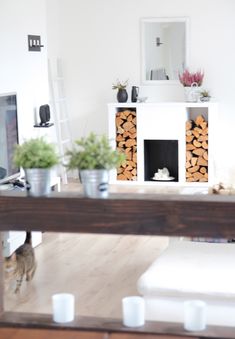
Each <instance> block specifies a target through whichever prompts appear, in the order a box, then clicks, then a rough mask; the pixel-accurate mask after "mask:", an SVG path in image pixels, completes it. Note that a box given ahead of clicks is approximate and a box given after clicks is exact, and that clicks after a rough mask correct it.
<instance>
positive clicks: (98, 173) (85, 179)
mask: <svg viewBox="0 0 235 339" xmlns="http://www.w3.org/2000/svg"><path fill="white" fill-rule="evenodd" d="M80 178H81V182H82V185H83V192H84V195H85V196H86V197H88V198H95V199H99V198H102V199H105V198H107V197H108V193H109V192H108V187H109V171H108V170H105V169H100V170H81V171H80Z"/></svg>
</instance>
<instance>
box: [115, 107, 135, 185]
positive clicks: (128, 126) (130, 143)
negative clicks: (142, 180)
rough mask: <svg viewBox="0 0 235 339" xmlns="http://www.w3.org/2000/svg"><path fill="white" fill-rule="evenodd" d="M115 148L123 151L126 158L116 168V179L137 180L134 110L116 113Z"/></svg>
mask: <svg viewBox="0 0 235 339" xmlns="http://www.w3.org/2000/svg"><path fill="white" fill-rule="evenodd" d="M116 145H117V150H118V151H120V152H123V153H125V155H126V160H125V161H123V162H122V164H121V166H120V167H119V168H118V169H117V180H137V152H136V149H137V138H136V112H135V111H133V110H127V109H126V110H123V111H120V112H117V113H116Z"/></svg>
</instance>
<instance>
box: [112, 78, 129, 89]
mask: <svg viewBox="0 0 235 339" xmlns="http://www.w3.org/2000/svg"><path fill="white" fill-rule="evenodd" d="M127 85H128V80H126V81H125V82H121V81H119V80H118V79H117V82H116V83H115V84H113V86H112V89H118V90H120V89H125V88H126V87H127Z"/></svg>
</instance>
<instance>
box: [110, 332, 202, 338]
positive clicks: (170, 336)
mask: <svg viewBox="0 0 235 339" xmlns="http://www.w3.org/2000/svg"><path fill="white" fill-rule="evenodd" d="M142 338H146V339H182V336H178V335H177V336H175V335H174V336H172V335H164V334H163V335H162V334H158V335H153V334H145V335H144V336H143V334H129V333H125V334H123V333H113V334H111V335H110V336H109V339H142ZM183 338H184V339H191V338H192V337H189V336H184V337H183ZM193 338H194V339H195V338H196V337H193Z"/></svg>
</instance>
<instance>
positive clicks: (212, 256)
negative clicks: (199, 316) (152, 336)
mask: <svg viewBox="0 0 235 339" xmlns="http://www.w3.org/2000/svg"><path fill="white" fill-rule="evenodd" d="M137 285H138V286H137V288H138V291H139V293H140V294H141V295H143V297H144V298H145V302H146V319H147V320H158V321H169V322H183V301H185V300H189V299H201V300H204V301H206V303H207V305H208V307H207V323H208V324H211V325H212V324H213V325H221V326H235V244H233V243H231V244H229V243H226V244H223V243H201V242H191V241H174V242H170V244H169V247H168V248H167V249H166V250H165V251H164V252H163V253H162V255H161V256H160V257H159V258H157V259H156V260H155V261H154V262H153V264H152V265H151V266H150V267H149V268H148V269H147V271H146V272H145V273H144V274H143V275H142V276H141V277H140V279H139V280H138V284H137Z"/></svg>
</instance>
